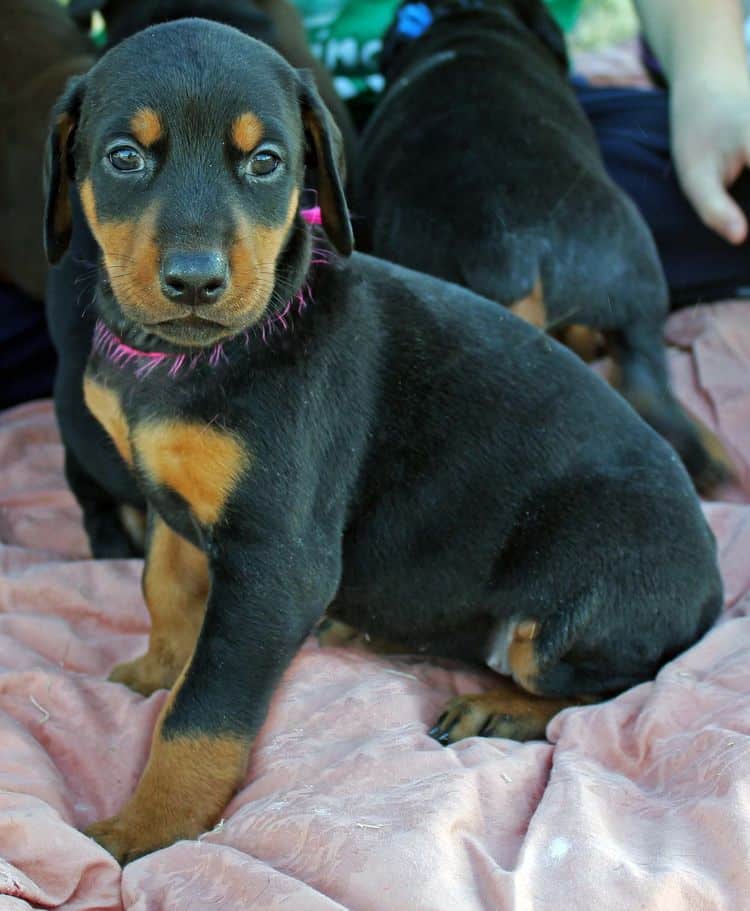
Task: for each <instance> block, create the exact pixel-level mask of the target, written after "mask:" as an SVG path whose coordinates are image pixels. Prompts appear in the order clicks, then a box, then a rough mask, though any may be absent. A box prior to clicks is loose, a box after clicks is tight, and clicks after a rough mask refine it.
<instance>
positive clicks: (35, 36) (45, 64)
mask: <svg viewBox="0 0 750 911" xmlns="http://www.w3.org/2000/svg"><path fill="white" fill-rule="evenodd" d="M0 16H1V21H2V28H0V277H1V278H2V279H3V280H5V281H11V282H12V283H13V284H15V285H17V286H18V287H19V288H21V289H22V290H23V291H25V292H26V294H28V295H29V296H30V297H31V298H32V299H33V300H37V301H39V302H41V301H43V300H44V287H45V282H46V280H47V260H46V259H45V256H44V246H43V244H42V234H41V232H40V230H39V225H40V224H41V222H42V213H43V211H44V198H43V195H42V176H41V175H42V162H43V160H44V149H45V143H46V140H47V129H48V126H49V114H50V110H51V109H52V105H53V104H54V103H55V101H56V100H57V98H58V97H59V95H60V92H62V90H63V89H64V88H65V83H66V82H67V81H68V79H69V78H70V77H71V76H73V75H76V74H78V73H83V72H85V71H86V70H87V69H88V68H89V67H90V66H91V64H92V63H93V62H94V51H93V47H92V46H91V45H90V44H89V42H88V41H87V39H86V38H85V37H84V36H83V35H81V34H79V32H78V30H77V29H76V27H75V25H74V23H73V22H72V21H71V19H70V16H68V14H67V13H66V12H65V9H64V8H63V7H62V6H60V4H59V3H58V2H57V0H3V5H2V13H1V14H0Z"/></svg>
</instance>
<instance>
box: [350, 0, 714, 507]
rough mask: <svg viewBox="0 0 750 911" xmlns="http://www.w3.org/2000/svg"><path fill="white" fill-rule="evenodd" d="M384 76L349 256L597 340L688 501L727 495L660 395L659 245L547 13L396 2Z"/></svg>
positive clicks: (702, 436)
mask: <svg viewBox="0 0 750 911" xmlns="http://www.w3.org/2000/svg"><path fill="white" fill-rule="evenodd" d="M381 68H382V70H383V72H384V75H385V76H386V91H385V94H384V96H383V98H382V99H381V101H380V103H379V105H378V107H377V108H376V109H375V112H374V113H373V116H372V118H371V121H370V123H369V124H368V126H367V127H366V129H365V131H364V134H363V136H362V139H361V148H360V154H359V161H358V169H359V175H358V179H356V187H357V189H356V191H355V209H356V211H357V213H358V215H361V216H362V222H361V224H362V226H363V228H362V235H361V237H360V236H358V242H359V246H360V247H361V248H362V249H363V250H365V251H366V252H371V253H374V254H375V255H376V256H382V257H384V258H385V259H389V260H391V261H393V262H397V263H400V264H401V265H404V266H408V267H410V268H412V269H418V270H420V271H422V272H426V273H428V274H430V275H435V276H437V277H439V278H444V279H447V280H448V281H453V282H457V283H458V284H461V285H464V286H465V287H467V288H469V289H470V290H472V291H475V292H476V293H478V294H482V295H484V296H486V297H489V298H491V299H492V300H495V301H498V302H499V303H501V304H503V305H505V306H510V307H511V308H512V309H514V310H515V311H516V312H517V313H518V314H519V315H521V316H523V317H524V318H526V319H528V320H529V321H530V322H533V323H534V324H535V325H537V326H539V327H540V328H552V329H554V330H556V331H557V332H561V333H564V332H565V330H566V328H570V329H571V330H572V331H573V332H575V334H576V335H577V336H578V335H579V334H580V329H581V328H582V327H590V328H591V329H594V330H597V331H601V332H602V333H603V334H604V336H605V338H606V340H607V344H608V347H609V349H610V352H611V353H612V354H613V356H614V361H615V364H616V368H617V369H618V379H617V381H616V384H617V385H618V386H619V389H620V391H621V392H622V393H623V395H624V396H625V398H626V399H627V400H628V401H629V402H630V403H631V405H633V406H634V407H635V409H636V410H637V411H638V412H639V413H640V414H641V416H642V417H644V418H645V419H646V421H648V423H650V424H651V425H652V426H653V427H654V428H655V429H656V430H657V431H658V432H660V433H661V434H662V435H663V436H664V437H666V439H668V440H669V441H670V442H671V443H672V444H673V445H674V446H675V448H676V449H677V451H678V453H679V454H680V455H681V457H682V459H683V461H684V462H685V464H686V466H687V468H688V471H689V472H690V474H691V475H692V477H693V479H694V481H695V483H696V486H697V487H698V489H699V490H701V491H707V490H709V489H711V488H712V487H713V486H714V485H715V484H716V483H717V482H719V481H721V480H723V479H724V478H725V477H726V476H727V474H728V473H729V471H728V466H729V461H728V459H727V457H726V455H725V454H724V452H723V449H722V447H721V445H720V444H719V442H718V440H717V439H716V437H714V436H713V434H711V433H710V432H709V431H708V430H707V429H703V428H699V427H698V426H697V425H696V424H695V423H694V422H693V421H691V420H690V419H689V418H688V416H687V415H686V414H685V413H684V411H683V410H682V409H681V408H680V407H679V405H678V403H677V402H676V400H675V399H674V397H673V396H672V393H671V391H670V389H669V384H668V377H667V368H666V360H665V352H664V344H663V341H662V326H663V322H664V318H665V316H666V313H667V309H668V295H667V288H666V283H665V280H664V277H663V275H662V271H661V266H660V263H659V260H658V257H657V253H656V249H655V246H654V243H653V239H652V237H651V235H650V233H649V231H648V228H647V227H646V225H645V223H644V221H643V219H642V218H641V216H640V214H639V213H638V211H637V209H636V207H635V205H634V204H633V203H632V202H631V201H630V200H629V199H628V198H627V197H626V196H625V194H624V193H623V192H622V191H621V190H620V189H619V188H618V187H617V186H616V185H615V184H614V183H613V182H612V180H611V179H610V178H609V176H608V175H607V173H606V171H605V169H604V164H603V162H602V159H601V155H600V152H599V148H598V146H597V142H596V138H595V136H594V133H593V130H592V128H591V126H590V124H589V123H588V121H587V120H586V117H585V115H584V114H583V111H582V110H581V108H580V105H579V104H578V101H577V99H576V97H575V95H574V93H573V90H572V88H571V86H570V84H569V82H568V78H567V56H566V51H565V43H564V39H563V36H562V33H561V31H560V29H559V28H558V27H557V25H556V23H555V22H554V20H553V19H552V17H551V16H550V14H549V12H548V11H547V9H546V7H545V6H544V4H543V2H541V0H424V2H413V0H406V2H405V3H404V4H402V6H401V7H400V8H399V10H398V12H397V14H396V18H395V20H394V22H393V24H392V25H391V27H390V29H389V31H388V33H387V34H386V37H385V40H384V48H383V54H382V58H381Z"/></svg>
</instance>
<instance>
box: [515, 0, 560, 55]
mask: <svg viewBox="0 0 750 911" xmlns="http://www.w3.org/2000/svg"><path fill="white" fill-rule="evenodd" d="M513 7H514V9H515V11H516V14H517V16H518V18H519V19H520V20H521V21H522V22H523V24H524V25H525V26H526V28H528V29H529V31H531V32H533V33H534V34H535V35H536V36H537V38H539V40H540V41H541V42H542V43H543V44H545V45H546V46H547V47H548V48H549V50H550V51H552V53H553V54H554V56H555V59H556V60H557V62H558V64H559V65H560V67H561V69H563V70H564V71H565V72H566V73H567V72H568V68H569V65H570V64H569V60H568V50H567V47H566V46H565V36H564V35H563V32H562V29H561V28H560V26H559V25H558V24H557V22H556V21H555V20H554V18H553V17H552V14H551V13H550V11H549V10H548V9H547V6H546V5H545V4H544V3H543V2H542V0H513Z"/></svg>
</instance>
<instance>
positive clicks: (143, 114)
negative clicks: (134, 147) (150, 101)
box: [130, 108, 164, 148]
mask: <svg viewBox="0 0 750 911" xmlns="http://www.w3.org/2000/svg"><path fill="white" fill-rule="evenodd" d="M130 129H131V130H132V132H133V136H135V138H136V139H137V140H138V142H140V144H141V145H142V146H145V147H146V148H148V147H149V146H152V145H153V144H154V143H155V142H158V141H159V140H160V139H161V138H162V136H163V135H164V129H163V127H162V125H161V119H160V118H159V115H158V114H157V113H156V111H155V110H154V109H153V108H139V109H138V110H137V111H136V112H135V114H133V116H132V117H131V118H130Z"/></svg>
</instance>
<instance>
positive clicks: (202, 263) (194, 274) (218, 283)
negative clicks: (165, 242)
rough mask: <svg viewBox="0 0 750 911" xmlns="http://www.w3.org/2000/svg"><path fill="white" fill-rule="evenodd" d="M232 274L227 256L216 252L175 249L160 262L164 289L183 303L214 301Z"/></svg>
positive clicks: (201, 303) (172, 298)
mask: <svg viewBox="0 0 750 911" xmlns="http://www.w3.org/2000/svg"><path fill="white" fill-rule="evenodd" d="M228 278H229V267H228V265H227V260H226V257H225V256H223V255H222V254H221V253H216V252H186V251H175V252H172V253H167V254H166V256H165V257H164V259H163V260H162V264H161V290H162V292H163V293H164V296H165V297H168V298H169V299H170V300H173V301H176V302H178V303H180V304H190V305H192V306H194V307H195V306H201V305H203V304H214V303H216V301H217V300H218V299H219V298H220V297H221V295H222V294H223V293H224V290H225V289H226V287H227V281H228Z"/></svg>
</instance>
